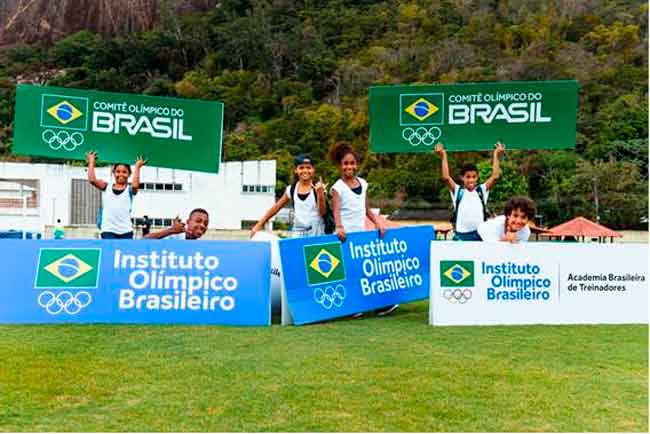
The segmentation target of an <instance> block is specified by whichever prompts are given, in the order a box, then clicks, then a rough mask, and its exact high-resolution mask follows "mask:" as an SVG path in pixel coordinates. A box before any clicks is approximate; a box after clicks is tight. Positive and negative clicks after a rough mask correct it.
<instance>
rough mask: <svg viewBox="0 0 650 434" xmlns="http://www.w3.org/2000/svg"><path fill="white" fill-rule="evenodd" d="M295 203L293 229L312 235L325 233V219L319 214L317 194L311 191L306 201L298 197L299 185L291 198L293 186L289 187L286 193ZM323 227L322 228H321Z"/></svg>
mask: <svg viewBox="0 0 650 434" xmlns="http://www.w3.org/2000/svg"><path fill="white" fill-rule="evenodd" d="M285 194H286V195H287V197H288V198H289V200H291V201H292V203H293V229H294V231H299V232H310V233H312V234H318V235H319V234H322V233H323V231H324V223H323V218H322V217H321V216H320V214H319V213H318V203H317V202H316V192H315V191H314V189H313V188H312V189H310V190H309V194H308V196H307V198H306V199H305V200H301V199H300V198H299V197H298V185H296V188H295V191H294V192H293V194H294V197H291V185H288V186H287V191H286V193H285ZM321 227H322V228H321Z"/></svg>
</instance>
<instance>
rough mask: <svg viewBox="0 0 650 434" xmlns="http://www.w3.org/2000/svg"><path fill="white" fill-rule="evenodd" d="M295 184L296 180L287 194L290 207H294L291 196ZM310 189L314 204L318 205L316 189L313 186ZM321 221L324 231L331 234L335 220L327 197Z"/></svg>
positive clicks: (294, 189)
mask: <svg viewBox="0 0 650 434" xmlns="http://www.w3.org/2000/svg"><path fill="white" fill-rule="evenodd" d="M296 184H297V182H293V183H292V184H291V188H290V190H289V192H290V193H289V194H291V209H295V208H294V206H293V197H294V193H295V192H296ZM311 189H312V190H313V191H314V198H315V199H316V204H317V205H318V195H317V194H316V189H315V188H314V187H312V188H311ZM323 223H325V233H326V234H333V233H334V231H335V230H336V221H335V220H334V213H333V212H332V208H330V204H329V202H328V201H327V199H326V200H325V215H323Z"/></svg>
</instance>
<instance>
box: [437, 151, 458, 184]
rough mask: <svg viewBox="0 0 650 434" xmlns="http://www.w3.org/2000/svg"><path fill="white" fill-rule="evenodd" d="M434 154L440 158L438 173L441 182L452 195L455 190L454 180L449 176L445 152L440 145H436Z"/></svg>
mask: <svg viewBox="0 0 650 434" xmlns="http://www.w3.org/2000/svg"><path fill="white" fill-rule="evenodd" d="M436 154H438V155H439V156H440V172H441V174H442V181H443V182H444V183H445V185H446V186H447V188H448V189H449V191H451V192H452V193H453V192H454V190H455V189H456V183H455V182H454V179H453V178H452V177H451V176H450V175H449V163H448V162H447V151H446V150H445V148H444V147H443V146H442V143H438V144H437V145H436Z"/></svg>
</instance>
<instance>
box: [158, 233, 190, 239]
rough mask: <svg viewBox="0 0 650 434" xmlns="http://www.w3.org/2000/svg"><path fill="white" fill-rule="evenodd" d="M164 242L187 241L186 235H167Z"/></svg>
mask: <svg viewBox="0 0 650 434" xmlns="http://www.w3.org/2000/svg"><path fill="white" fill-rule="evenodd" d="M163 239H164V240H186V239H187V233H186V232H181V233H180V234H171V235H167V236H166V237H165V238H163Z"/></svg>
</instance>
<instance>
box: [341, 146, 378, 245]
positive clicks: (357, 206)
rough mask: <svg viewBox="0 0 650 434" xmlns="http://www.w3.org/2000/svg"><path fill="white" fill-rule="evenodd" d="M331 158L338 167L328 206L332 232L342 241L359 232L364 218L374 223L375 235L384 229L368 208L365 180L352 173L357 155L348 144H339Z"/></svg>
mask: <svg viewBox="0 0 650 434" xmlns="http://www.w3.org/2000/svg"><path fill="white" fill-rule="evenodd" d="M332 159H333V160H334V162H335V163H336V164H337V165H338V166H339V170H340V173H341V178H340V179H339V180H338V181H336V182H335V183H334V185H333V186H332V190H331V191H332V209H333V212H334V220H336V234H337V235H338V237H339V239H340V240H341V241H345V238H346V234H347V233H348V232H358V231H363V230H364V226H365V221H366V217H368V218H369V219H370V221H371V222H373V223H374V224H375V227H376V228H377V230H378V231H379V236H380V237H383V236H384V232H385V230H386V228H384V225H383V224H382V223H381V222H380V221H379V220H377V218H376V217H375V215H374V214H373V213H372V212H371V211H370V207H368V196H367V193H368V183H367V182H366V180H365V179H363V178H359V177H358V176H356V173H357V169H358V168H359V155H358V154H357V153H356V152H355V151H354V149H352V148H351V147H350V146H349V145H347V144H345V143H339V144H337V145H335V147H334V149H333V150H332Z"/></svg>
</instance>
